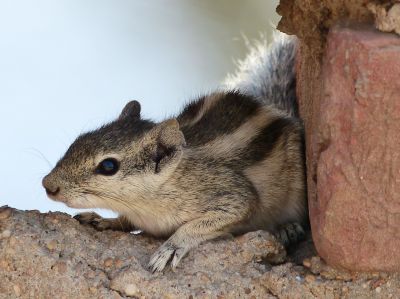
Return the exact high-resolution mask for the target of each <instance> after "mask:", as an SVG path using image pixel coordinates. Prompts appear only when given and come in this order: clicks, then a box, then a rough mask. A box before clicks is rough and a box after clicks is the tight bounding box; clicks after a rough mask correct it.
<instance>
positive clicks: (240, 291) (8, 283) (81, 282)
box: [0, 207, 400, 298]
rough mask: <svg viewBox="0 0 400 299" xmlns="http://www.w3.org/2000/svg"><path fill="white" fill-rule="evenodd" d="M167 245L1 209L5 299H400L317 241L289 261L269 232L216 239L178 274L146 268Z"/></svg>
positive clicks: (387, 283)
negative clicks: (333, 262) (337, 260)
mask: <svg viewBox="0 0 400 299" xmlns="http://www.w3.org/2000/svg"><path fill="white" fill-rule="evenodd" d="M161 243H162V240H157V239H154V238H152V237H149V236H145V235H134V234H130V233H122V232H116V231H105V232H98V231H95V230H94V229H93V228H91V227H88V226H82V225H80V224H79V223H78V221H76V220H75V219H73V218H71V216H70V215H67V214H64V213H46V214H43V213H39V212H38V211H26V212H24V211H19V210H15V209H11V208H7V207H3V208H0V278H1V279H0V298H55V297H54V296H55V294H57V298H121V297H122V298H130V297H132V298H399V297H400V280H399V277H398V276H396V275H391V276H390V275H385V274H379V273H372V274H368V275H367V274H362V275H358V274H351V273H348V272H343V271H335V270H333V269H331V268H329V267H327V266H326V265H325V264H324V263H323V262H322V261H321V260H320V259H319V258H318V257H316V256H315V251H314V248H313V244H312V241H311V240H310V238H309V237H308V239H307V240H306V241H304V242H303V243H301V244H299V246H298V247H297V248H296V249H293V250H292V251H290V252H289V255H288V256H286V253H285V251H284V249H283V248H282V246H281V245H280V244H279V243H277V242H276V241H275V239H274V238H273V237H272V236H271V235H269V234H268V233H267V232H262V231H259V232H253V233H248V234H246V235H243V236H240V237H237V238H234V239H225V240H218V241H214V242H208V243H205V244H203V245H201V246H200V247H199V248H198V249H196V250H193V251H192V252H190V253H189V255H188V256H187V257H186V258H184V260H183V261H182V263H181V265H180V266H179V267H178V268H177V269H176V271H175V272H173V271H171V270H170V269H167V270H166V271H165V272H164V273H156V274H152V273H150V272H149V271H148V270H147V267H146V265H147V262H148V259H149V257H150V255H151V253H152V252H154V250H155V249H156V248H157V247H158V246H159V245H160V244H161ZM268 261H269V262H268ZM271 261H272V264H271Z"/></svg>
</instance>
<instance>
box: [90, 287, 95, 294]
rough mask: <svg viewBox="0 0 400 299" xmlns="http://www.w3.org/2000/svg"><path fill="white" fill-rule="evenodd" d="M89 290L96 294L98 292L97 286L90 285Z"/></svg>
mask: <svg viewBox="0 0 400 299" xmlns="http://www.w3.org/2000/svg"><path fill="white" fill-rule="evenodd" d="M89 292H90V293H92V294H95V293H96V292H97V288H96V287H90V288H89Z"/></svg>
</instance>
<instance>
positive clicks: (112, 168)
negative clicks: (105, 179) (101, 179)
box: [96, 158, 119, 175]
mask: <svg viewBox="0 0 400 299" xmlns="http://www.w3.org/2000/svg"><path fill="white" fill-rule="evenodd" d="M118 169H119V163H118V161H117V160H116V159H114V158H108V159H105V160H103V161H101V162H100V164H99V166H97V168H96V173H98V174H102V175H113V174H116V173H117V171H118Z"/></svg>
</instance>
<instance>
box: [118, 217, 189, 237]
mask: <svg viewBox="0 0 400 299" xmlns="http://www.w3.org/2000/svg"><path fill="white" fill-rule="evenodd" d="M124 216H125V217H126V218H128V219H129V221H130V222H132V223H133V225H134V226H135V228H138V229H140V230H142V231H144V232H146V233H148V234H150V235H153V236H156V237H166V236H170V235H171V234H173V233H174V232H175V231H176V230H177V229H178V228H179V227H180V226H181V225H182V223H179V221H178V219H176V217H174V216H173V215H162V216H157V217H155V216H153V215H146V216H145V215H126V214H125V215H124Z"/></svg>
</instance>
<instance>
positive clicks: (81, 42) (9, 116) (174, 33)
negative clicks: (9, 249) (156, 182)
mask: <svg viewBox="0 0 400 299" xmlns="http://www.w3.org/2000/svg"><path fill="white" fill-rule="evenodd" d="M275 6H276V1H266V0H201V1H200V0H112V1H111V0H108V1H105V0H87V1H81V0H36V1H29V0H0V112H1V115H0V138H1V139H0V150H1V155H0V166H1V169H0V206H2V205H6V204H7V205H9V206H12V207H16V208H19V209H37V210H40V211H43V212H46V211H48V210H52V211H55V210H59V211H65V212H68V213H71V214H74V213H76V212H77V210H73V209H69V208H67V207H66V206H64V205H63V204H61V203H56V202H53V201H51V200H49V199H47V197H46V195H45V192H44V190H43V189H42V187H41V179H42V177H43V176H44V175H45V174H46V173H47V172H48V171H50V169H51V167H52V166H51V165H54V164H55V163H56V162H57V160H58V159H59V158H60V157H61V155H62V154H63V153H64V152H65V150H66V149H67V147H68V145H69V144H70V143H71V142H72V141H73V140H74V138H75V137H76V136H77V135H78V134H79V133H81V132H83V131H86V130H88V129H93V128H95V127H96V126H99V125H100V124H102V123H104V122H106V121H109V120H112V119H113V118H115V117H116V116H117V115H118V114H119V112H120V110H121V109H122V108H123V106H124V104H125V103H126V102H127V101H128V100H130V99H137V100H139V101H140V102H141V104H142V115H144V116H145V117H147V118H152V119H154V120H161V119H162V118H164V117H166V116H169V115H171V114H173V113H174V112H177V111H179V110H180V108H181V106H182V104H183V103H184V102H185V101H186V100H188V99H190V98H192V97H194V96H197V95H199V94H201V93H205V92H208V91H211V90H212V89H213V88H215V87H216V86H218V84H219V83H220V82H221V81H222V80H223V78H224V77H225V76H226V74H227V73H228V72H232V71H233V70H234V63H233V61H234V60H237V59H241V58H244V56H245V53H246V46H245V42H244V39H243V37H242V35H245V36H247V37H248V38H249V39H250V40H252V39H254V38H257V37H259V34H260V33H264V34H265V33H267V34H269V32H270V30H271V27H272V23H274V24H276V23H277V20H278V16H277V15H276V14H275ZM103 215H104V214H103Z"/></svg>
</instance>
